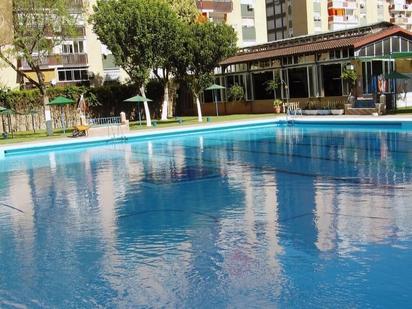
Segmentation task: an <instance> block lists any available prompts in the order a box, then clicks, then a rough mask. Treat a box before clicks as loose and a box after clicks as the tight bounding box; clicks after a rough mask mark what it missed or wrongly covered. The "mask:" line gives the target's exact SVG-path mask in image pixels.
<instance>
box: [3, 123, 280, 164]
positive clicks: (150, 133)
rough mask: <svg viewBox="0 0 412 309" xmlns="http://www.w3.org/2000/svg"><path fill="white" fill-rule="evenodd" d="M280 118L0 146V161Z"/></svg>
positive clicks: (247, 124)
mask: <svg viewBox="0 0 412 309" xmlns="http://www.w3.org/2000/svg"><path fill="white" fill-rule="evenodd" d="M279 119H280V118H279V117H277V118H275V117H274V118H265V119H253V120H242V121H230V122H224V123H205V124H204V125H202V126H199V125H191V126H183V127H171V128H164V129H160V128H157V129H156V128H153V129H146V130H144V131H137V132H136V131H135V132H132V133H128V134H124V135H121V136H116V137H115V138H113V137H108V136H104V137H85V138H73V139H71V138H67V139H64V140H58V141H46V142H30V143H22V144H15V145H6V146H0V159H2V158H4V157H5V156H6V153H7V152H13V151H16V150H36V149H41V148H46V147H47V148H49V147H59V146H69V145H73V146H75V145H76V146H77V145H81V144H93V143H104V142H111V141H113V140H121V139H131V138H139V137H145V138H147V137H151V136H153V137H156V136H159V135H164V134H185V133H196V132H202V131H210V130H214V129H224V128H231V127H239V126H249V125H265V124H275V123H276V122H277V120H279Z"/></svg>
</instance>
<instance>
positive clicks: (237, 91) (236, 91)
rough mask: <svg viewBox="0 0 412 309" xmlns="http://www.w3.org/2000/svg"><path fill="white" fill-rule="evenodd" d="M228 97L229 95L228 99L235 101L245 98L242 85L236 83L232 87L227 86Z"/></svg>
mask: <svg viewBox="0 0 412 309" xmlns="http://www.w3.org/2000/svg"><path fill="white" fill-rule="evenodd" d="M228 97H229V100H231V101H233V102H235V103H238V102H240V101H243V100H244V98H245V90H244V89H243V87H242V86H240V85H238V84H234V85H233V86H232V87H230V88H229V93H228Z"/></svg>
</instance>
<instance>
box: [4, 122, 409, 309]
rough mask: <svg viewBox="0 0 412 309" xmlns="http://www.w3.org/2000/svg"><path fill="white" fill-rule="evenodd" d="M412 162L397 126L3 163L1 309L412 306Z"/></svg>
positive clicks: (211, 136)
mask: <svg viewBox="0 0 412 309" xmlns="http://www.w3.org/2000/svg"><path fill="white" fill-rule="evenodd" d="M411 159H412V132H411V131H408V130H406V129H403V128H402V126H397V125H395V124H394V125H386V126H384V128H383V129H382V128H381V127H379V125H370V126H357V125H353V126H349V127H348V126H346V127H341V126H338V125H328V126H319V125H304V124H297V125H295V126H287V125H273V126H268V125H266V126H262V127H252V128H243V129H238V130H229V131H225V130H222V131H216V132H203V133H199V134H193V135H188V136H181V137H179V136H168V137H163V138H157V139H153V140H148V139H146V140H138V139H136V140H135V141H129V142H128V143H114V144H108V145H100V146H98V147H89V148H85V149H72V150H68V149H62V150H60V151H55V152H38V153H27V154H24V155H16V156H10V157H6V158H4V159H3V160H0V180H1V181H0V203H1V204H0V307H2V308H3V307H4V308H9V307H10V308H14V307H18V306H26V307H28V308H56V307H59V308H63V307H64V308H79V307H80V308H96V307H115V308H116V307H117V308H125V307H144V308H146V307H172V308H182V307H188V308H226V307H235V308H236V307H248V308H250V307H256V308H265V307H272V308H273V307H287V308H291V307H293V308H303V307H304V308H319V307H322V308H336V307H341V308H368V307H370V308H372V307H373V308H388V307H396V308H399V307H410V306H411V304H412V301H411V297H410V295H411V293H412V284H411V279H410V278H411V277H412V268H411V267H410V265H411V264H410V261H411V259H412V203H411V201H412V190H411V189H412V173H411V169H412V162H411Z"/></svg>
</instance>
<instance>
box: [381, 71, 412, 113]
mask: <svg viewBox="0 0 412 309" xmlns="http://www.w3.org/2000/svg"><path fill="white" fill-rule="evenodd" d="M409 78H410V77H409V76H407V75H405V74H402V73H399V72H397V71H393V72H391V73H389V74H385V79H391V80H393V81H394V82H395V109H396V96H397V93H396V92H397V89H396V88H397V86H396V81H397V80H398V79H403V80H406V79H409Z"/></svg>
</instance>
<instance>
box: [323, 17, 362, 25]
mask: <svg viewBox="0 0 412 309" xmlns="http://www.w3.org/2000/svg"><path fill="white" fill-rule="evenodd" d="M328 21H329V23H336V24H346V25H357V24H358V19H357V18H356V16H350V15H349V16H348V15H345V16H337V15H335V16H329V18H328Z"/></svg>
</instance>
